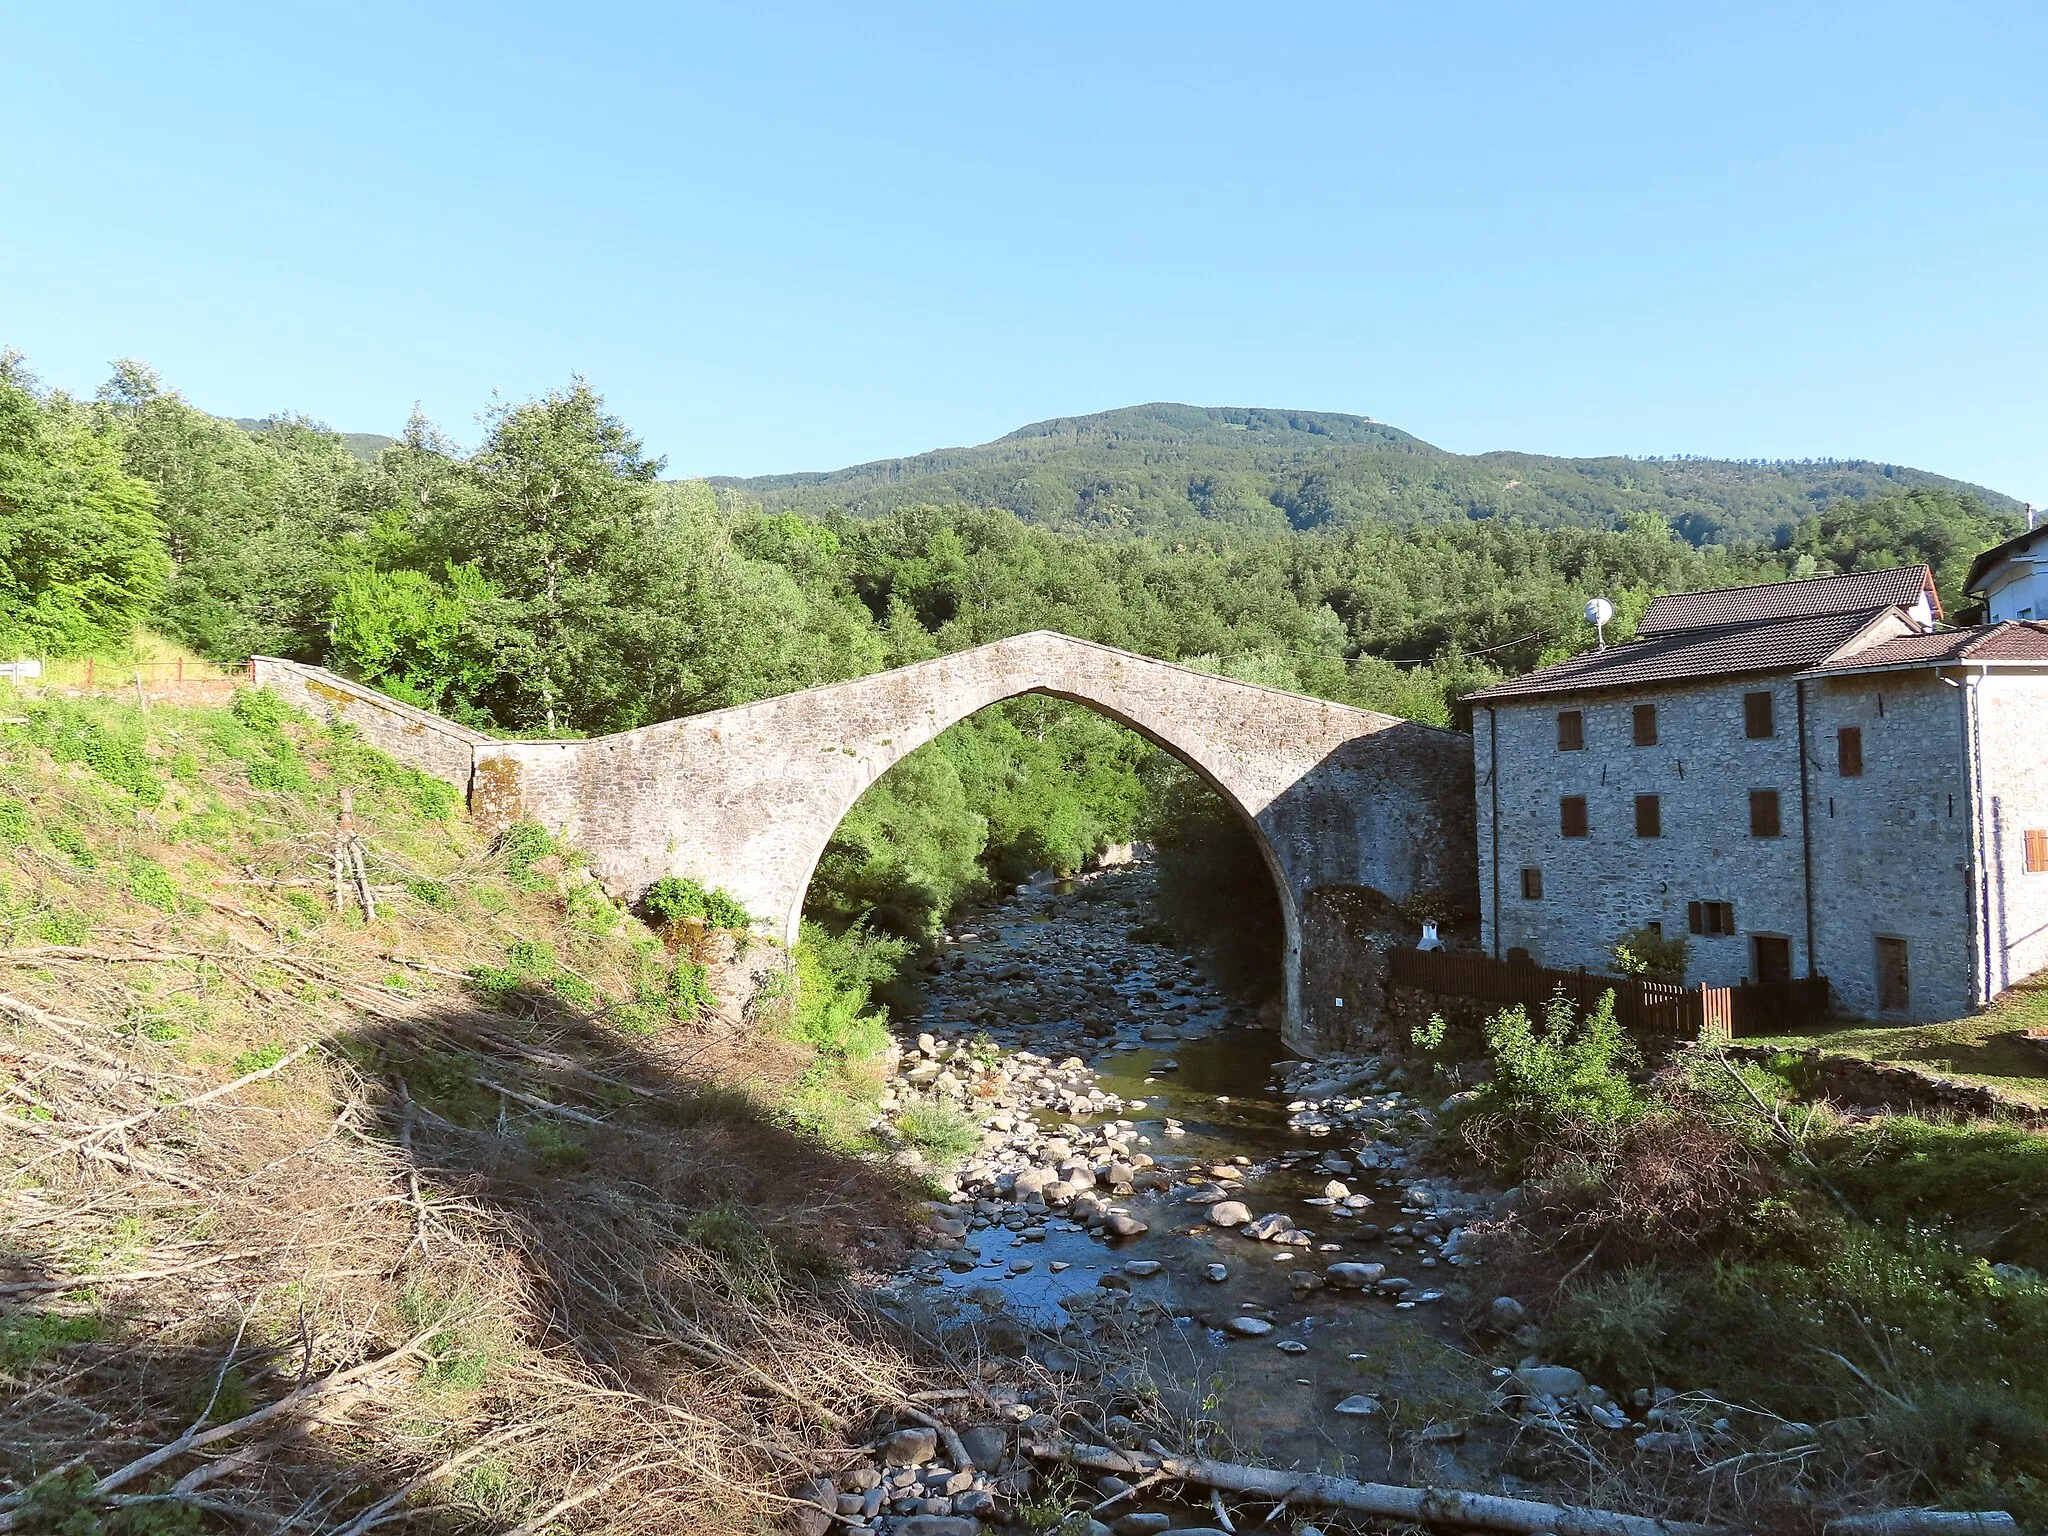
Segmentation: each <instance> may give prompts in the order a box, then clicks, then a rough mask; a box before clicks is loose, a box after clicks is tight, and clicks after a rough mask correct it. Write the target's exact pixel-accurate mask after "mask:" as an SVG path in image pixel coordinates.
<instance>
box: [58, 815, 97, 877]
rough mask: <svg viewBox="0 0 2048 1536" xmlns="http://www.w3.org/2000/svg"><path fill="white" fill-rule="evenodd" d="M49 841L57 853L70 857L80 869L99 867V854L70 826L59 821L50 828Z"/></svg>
mask: <svg viewBox="0 0 2048 1536" xmlns="http://www.w3.org/2000/svg"><path fill="white" fill-rule="evenodd" d="M50 842H51V843H52V844H53V845H54V846H55V847H56V849H57V851H58V852H59V853H61V854H63V855H64V856H65V857H66V858H68V859H70V860H71V862H72V863H74V864H76V865H77V866H78V867H79V868H80V869H98V868H99V867H100V859H99V855H98V854H96V853H94V852H93V851H92V844H90V843H88V842H87V841H86V840H85V839H84V838H82V837H80V836H79V835H78V833H77V832H75V831H73V830H72V829H71V828H70V827H67V826H64V825H63V824H62V823H59V824H58V825H56V826H54V827H52V828H50Z"/></svg>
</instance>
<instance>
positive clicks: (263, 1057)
mask: <svg viewBox="0 0 2048 1536" xmlns="http://www.w3.org/2000/svg"><path fill="white" fill-rule="evenodd" d="M283 1060H284V1047H283V1046H282V1045H279V1044H278V1043H277V1042H276V1041H275V1040H273V1041H271V1042H270V1043H269V1044H267V1045H259V1046H257V1047H256V1049H255V1050H253V1051H244V1052H242V1054H241V1055H239V1056H237V1057H236V1058H235V1060H234V1065H233V1066H232V1067H231V1068H230V1069H229V1070H230V1071H232V1072H233V1073H234V1074H235V1076H237V1077H246V1076H248V1075H249V1074H250V1073H251V1072H261V1071H262V1070H263V1069H264V1068H265V1067H274V1066H276V1065H277V1064H278V1063H279V1062H280V1061H283Z"/></svg>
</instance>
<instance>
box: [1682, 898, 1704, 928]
mask: <svg viewBox="0 0 2048 1536" xmlns="http://www.w3.org/2000/svg"><path fill="white" fill-rule="evenodd" d="M1705 906H1706V903H1705V902H1703V901H1688V902H1687V903H1686V904H1685V926H1686V930H1687V931H1688V932H1690V933H1705V932H1706V931H1707V929H1706V919H1705V917H1704V916H1703V915H1702V912H1703V909H1704V908H1705Z"/></svg>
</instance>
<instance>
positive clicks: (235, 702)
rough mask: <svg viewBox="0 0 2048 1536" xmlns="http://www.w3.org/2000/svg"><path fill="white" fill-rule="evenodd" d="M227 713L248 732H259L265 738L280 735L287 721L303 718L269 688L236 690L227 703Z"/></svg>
mask: <svg viewBox="0 0 2048 1536" xmlns="http://www.w3.org/2000/svg"><path fill="white" fill-rule="evenodd" d="M228 713H229V714H231V715H233V716H234V717H235V718H236V719H237V720H239V721H241V722H242V724H244V725H246V726H248V727H249V729H250V730H252V731H261V732H263V733H264V734H265V735H266V736H276V735H278V734H280V733H281V732H282V731H283V729H284V723H285V721H287V720H290V719H293V718H295V717H296V718H299V719H304V718H305V717H304V716H303V715H302V714H300V712H299V711H298V710H296V709H293V708H292V707H291V705H289V704H287V703H285V701H284V699H283V698H282V697H280V696H279V695H278V693H277V692H276V690H274V689H271V688H241V689H237V690H236V692H235V696H234V698H233V699H231V700H229V702H228Z"/></svg>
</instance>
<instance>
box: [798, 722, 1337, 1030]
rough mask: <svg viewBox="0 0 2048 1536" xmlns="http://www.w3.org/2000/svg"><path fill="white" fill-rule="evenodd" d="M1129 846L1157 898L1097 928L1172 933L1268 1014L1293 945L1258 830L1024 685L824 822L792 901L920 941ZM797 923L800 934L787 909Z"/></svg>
mask: <svg viewBox="0 0 2048 1536" xmlns="http://www.w3.org/2000/svg"><path fill="white" fill-rule="evenodd" d="M1133 843H1138V844H1148V845H1150V846H1151V849H1152V855H1151V856H1152V859H1153V861H1154V864H1155V872H1156V875H1157V882H1156V883H1157V885H1158V886H1159V887H1160V894H1159V896H1158V897H1157V898H1155V899H1154V900H1152V901H1150V902H1148V903H1147V905H1146V908H1145V909H1144V910H1141V911H1138V912H1135V913H1134V912H1130V911H1123V910H1119V911H1117V912H1115V913H1110V912H1107V911H1105V914H1104V919H1103V920H1104V921H1116V922H1119V923H1121V924H1123V925H1125V926H1127V927H1128V926H1135V927H1138V928H1141V929H1143V928H1153V929H1155V930H1158V929H1164V930H1166V931H1163V932H1158V933H1157V937H1158V938H1160V939H1161V940H1162V941H1163V940H1165V939H1166V938H1167V937H1168V934H1169V933H1170V934H1171V938H1172V941H1173V943H1174V946H1175V947H1177V948H1180V949H1183V950H1186V951H1191V952H1193V953H1195V954H1196V955H1197V956H1198V957H1199V958H1200V959H1201V961H1202V963H1203V964H1204V966H1205V968H1206V969H1207V970H1208V971H1209V972H1210V974H1211V975H1212V977H1213V978H1214V979H1215V980H1216V981H1217V982H1218V983H1219V984H1220V986H1221V987H1222V989H1223V990H1224V992H1225V993H1226V995H1228V996H1230V997H1231V999H1232V1000H1233V1001H1234V1002H1235V1003H1238V1004H1239V1005H1241V1006H1243V1007H1244V1008H1245V1009H1246V1011H1247V1013H1252V1012H1258V1011H1260V1010H1261V1009H1262V1007H1263V1005H1267V1004H1271V1005H1273V1006H1272V1007H1270V1008H1264V1012H1265V1015H1266V1017H1267V1019H1268V1020H1269V1022H1277V1021H1278V1017H1279V1015H1280V1014H1281V1013H1282V1012H1283V1011H1284V1009H1285V1006H1286V983H1287V976H1288V973H1289V961H1290V958H1291V955H1298V949H1299V939H1298V936H1297V924H1296V921H1295V911H1294V904H1293V900H1292V894H1291V891H1290V888H1289V885H1288V882H1287V879H1286V877H1285V874H1284V873H1283V871H1282V868H1281V865H1280V861H1279V858H1278V856H1277V855H1276V853H1275V851H1274V849H1273V847H1272V845H1271V843H1270V841H1269V840H1268V839H1267V837H1266V835H1265V833H1264V832H1263V830H1262V829H1261V828H1260V827H1259V825H1258V823H1257V821H1256V820H1255V819H1254V818H1253V817H1252V815H1251V814H1249V813H1248V811H1247V810H1246V808H1245V807H1244V805H1243V804H1242V803H1241V802H1240V801H1239V800H1238V799H1237V798H1236V797H1235V796H1234V795H1233V794H1232V793H1231V792H1230V790H1229V789H1228V788H1227V787H1226V786H1224V785H1223V784H1221V783H1219V782H1218V781H1217V780H1216V778H1215V777H1214V776H1213V775H1212V774H1211V773H1209V772H1208V771H1207V770H1206V769H1205V768H1204V767H1203V766H1202V764H1201V762H1200V760H1199V758H1198V757H1196V756H1195V755H1194V754H1193V753H1192V752H1190V751H1189V750H1187V749H1186V748H1184V747H1183V746H1182V745H1181V744H1179V743H1176V742H1174V741H1172V740H1168V739H1164V738H1163V737H1162V736H1161V735H1160V734H1159V733H1157V732H1156V731H1153V730H1148V729H1147V728H1146V727H1145V726H1144V725H1143V724H1141V723H1140V722H1138V721H1135V720H1132V719H1130V718H1128V717H1127V716H1125V715H1124V714H1122V713H1120V712H1119V711H1118V710H1116V709H1114V708H1112V707H1110V706H1108V705H1106V704H1104V703H1102V702H1101V701H1099V700H1097V699H1093V698H1089V697H1087V696H1085V695H1082V694H1078V693H1073V692H1068V691H1066V690H1061V689H1056V688H1050V687H1044V686H1038V687H1026V688H1021V689H1019V690H1018V691H1017V692H1016V693H1013V694H1009V695H1006V696H1003V697H1001V698H997V699H994V700H991V701H989V702H987V703H984V704H982V705H980V706H979V707H978V708H976V709H974V710H972V711H970V712H968V713H967V714H966V715H964V716H963V717H962V718H960V719H959V720H957V721H954V722H952V723H951V724H950V725H947V726H946V727H945V728H943V729H941V730H939V731H937V732H935V733H934V734H932V735H931V736H930V737H929V738H927V739H925V740H922V741H919V742H917V743H914V744H908V745H906V746H905V749H904V750H903V752H902V753H901V755H899V756H896V757H895V758H894V759H893V760H892V761H891V762H890V763H889V764H888V765H887V766H886V767H883V768H881V769H880V770H879V771H878V772H877V773H876V774H875V775H874V776H873V778H872V779H871V780H870V781H869V782H868V783H866V785H865V786H864V787H862V788H860V789H859V790H858V792H857V793H855V794H854V795H853V796H852V798H851V800H850V802H849V803H848V804H847V805H846V806H845V807H844V809H843V810H842V811H841V812H840V814H839V815H838V817H837V819H836V820H835V821H834V822H833V824H832V825H831V827H830V828H829V829H826V831H825V833H824V835H823V836H822V837H821V838H820V840H819V844H818V847H817V849H816V850H815V854H814V857H813V859H812V861H811V864H810V867H809V869H808V870H807V871H806V875H805V879H804V883H803V887H802V895H801V899H800V901H799V903H798V907H799V910H800V916H801V919H802V920H806V921H817V922H820V923H822V924H823V925H824V926H826V927H827V928H828V930H833V931H844V929H846V928H847V927H849V926H850V925H851V924H853V923H854V922H856V921H860V920H862V919H865V920H866V921H867V923H868V924H869V926H870V930H871V931H878V932H881V933H885V934H893V935H896V936H900V937H902V938H904V939H908V940H911V941H913V942H916V943H923V942H924V941H927V940H928V939H929V938H930V937H932V936H933V935H934V934H935V933H937V932H938V931H939V930H940V929H941V927H942V926H944V925H945V924H946V923H948V922H949V921H951V920H952V918H953V916H954V915H955V914H954V911H953V909H954V907H955V906H956V905H958V906H962V907H964V906H967V905H971V904H973V903H974V902H977V901H980V900H984V899H988V898H991V897H996V896H1001V895H1005V894H1008V893H1009V891H1010V889H1011V888H1012V887H1013V886H1015V885H1017V884H1020V883H1023V882H1024V881H1025V880H1027V879H1028V878H1030V877H1031V876H1034V875H1038V874H1041V873H1045V872H1050V873H1052V874H1054V875H1064V874H1070V873H1074V872H1077V871H1079V870H1081V869H1083V868H1086V867H1090V866H1092V865H1093V864H1094V863H1095V862H1096V858H1097V856H1098V855H1100V854H1101V853H1103V852H1105V851H1106V850H1118V849H1119V846H1120V845H1129V844H1133ZM1114 856H1115V854H1114V852H1112V857H1114ZM790 926H791V930H792V931H791V932H790V934H789V939H790V940H791V942H795V940H796V939H797V938H798V936H799V935H798V931H797V930H798V915H797V914H792V920H791V925H790Z"/></svg>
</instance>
